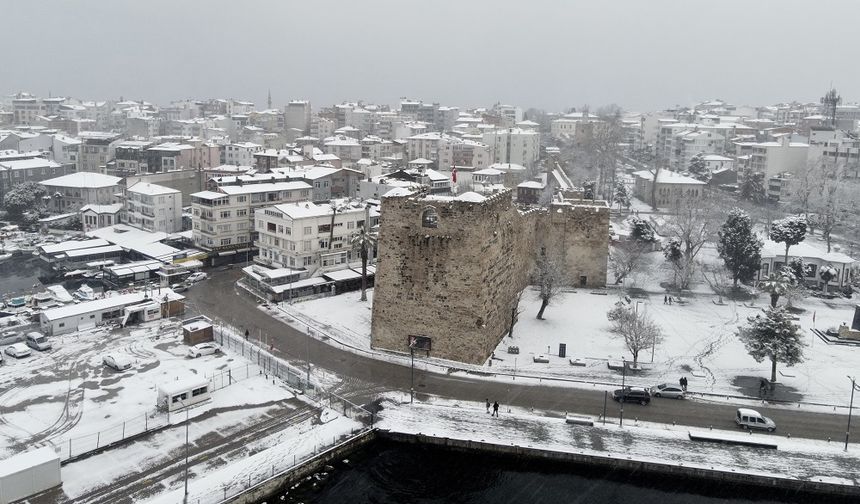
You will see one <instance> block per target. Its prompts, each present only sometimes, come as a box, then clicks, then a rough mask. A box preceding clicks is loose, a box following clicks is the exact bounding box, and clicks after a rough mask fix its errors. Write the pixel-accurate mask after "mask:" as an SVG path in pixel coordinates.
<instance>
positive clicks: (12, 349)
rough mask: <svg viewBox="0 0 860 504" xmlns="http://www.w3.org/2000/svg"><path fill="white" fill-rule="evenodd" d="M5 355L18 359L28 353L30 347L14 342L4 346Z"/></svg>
mask: <svg viewBox="0 0 860 504" xmlns="http://www.w3.org/2000/svg"><path fill="white" fill-rule="evenodd" d="M6 355H8V356H10V357H15V358H16V359H20V358H21V357H27V356H29V355H30V349H29V348H27V345H25V344H23V343H15V344H14V345H9V346H7V347H6Z"/></svg>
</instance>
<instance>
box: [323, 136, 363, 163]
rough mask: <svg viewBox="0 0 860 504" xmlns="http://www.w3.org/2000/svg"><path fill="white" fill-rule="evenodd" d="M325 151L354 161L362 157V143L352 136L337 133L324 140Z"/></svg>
mask: <svg viewBox="0 0 860 504" xmlns="http://www.w3.org/2000/svg"><path fill="white" fill-rule="evenodd" d="M323 152H325V153H326V154H334V155H335V156H337V157H338V159H341V160H343V161H347V162H349V163H352V162H355V161H358V160H359V159H361V144H360V143H359V141H358V140H357V139H355V138H353V137H351V136H346V135H336V136H332V137H328V138H326V139H325V140H323Z"/></svg>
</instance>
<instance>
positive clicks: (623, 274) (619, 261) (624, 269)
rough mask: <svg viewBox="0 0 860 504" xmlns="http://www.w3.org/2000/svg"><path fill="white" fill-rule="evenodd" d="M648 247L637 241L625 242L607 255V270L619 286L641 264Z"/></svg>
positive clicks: (614, 247) (613, 248)
mask: <svg viewBox="0 0 860 504" xmlns="http://www.w3.org/2000/svg"><path fill="white" fill-rule="evenodd" d="M647 251H648V246H647V245H645V244H644V243H641V242H637V241H632V240H631V241H625V242H621V243H619V244H618V245H615V246H613V247H612V249H611V250H610V253H609V268H610V270H612V275H613V276H614V277H615V283H616V284H619V283H621V281H622V280H624V279H625V278H627V276H628V275H630V274H631V273H633V272H634V271H636V269H637V268H639V266H640V265H641V264H642V261H643V259H644V257H645V252H647Z"/></svg>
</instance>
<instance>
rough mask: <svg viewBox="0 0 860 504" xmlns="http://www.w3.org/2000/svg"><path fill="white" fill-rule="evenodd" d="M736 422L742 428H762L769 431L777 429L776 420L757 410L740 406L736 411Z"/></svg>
mask: <svg viewBox="0 0 860 504" xmlns="http://www.w3.org/2000/svg"><path fill="white" fill-rule="evenodd" d="M735 423H736V424H738V427H740V428H741V429H760V430H766V431H768V432H773V431H775V430H776V422H774V421H773V420H771V419H770V418H768V417H766V416H764V415H762V414H761V413H759V412H758V411H756V410H752V409H747V408H738V411H737V412H736V413H735Z"/></svg>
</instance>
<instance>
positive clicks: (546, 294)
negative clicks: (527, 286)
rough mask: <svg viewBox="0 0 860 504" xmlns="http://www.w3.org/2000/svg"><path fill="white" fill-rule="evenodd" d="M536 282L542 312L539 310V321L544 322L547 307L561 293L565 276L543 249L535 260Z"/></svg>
mask: <svg viewBox="0 0 860 504" xmlns="http://www.w3.org/2000/svg"><path fill="white" fill-rule="evenodd" d="M534 278H535V282H536V283H537V286H538V288H539V289H540V293H539V294H538V297H540V310H538V314H537V318H538V320H543V312H544V310H546V307H547V306H549V304H550V303H551V302H552V300H553V298H554V297H555V296H556V294H558V293H559V292H560V291H561V286H562V282H563V276H562V272H561V268H559V267H558V265H557V264H556V263H555V261H553V260H552V259H550V258H549V257H547V255H546V250H545V249H543V248H541V251H540V255H538V257H537V260H535V271H534Z"/></svg>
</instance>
